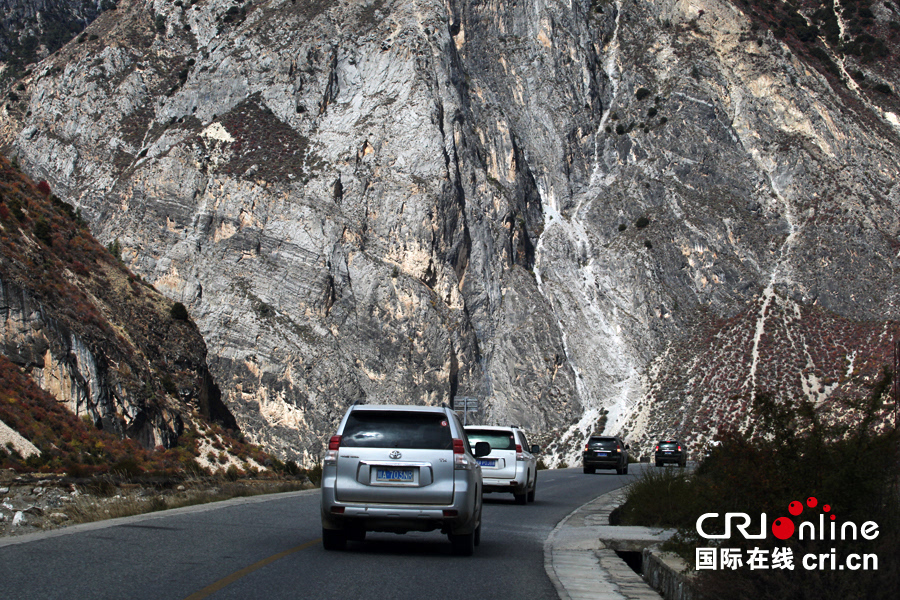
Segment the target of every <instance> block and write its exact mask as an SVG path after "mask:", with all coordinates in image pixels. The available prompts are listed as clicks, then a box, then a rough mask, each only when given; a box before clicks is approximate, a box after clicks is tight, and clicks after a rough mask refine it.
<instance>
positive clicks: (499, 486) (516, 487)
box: [484, 463, 528, 494]
mask: <svg viewBox="0 0 900 600" xmlns="http://www.w3.org/2000/svg"><path fill="white" fill-rule="evenodd" d="M523 464H524V463H523ZM527 491H528V473H527V471H526V470H525V469H524V468H522V469H516V476H515V477H514V478H512V479H507V478H501V477H485V478H484V493H485V494H489V493H491V492H500V493H506V494H524V493H525V492H527Z"/></svg>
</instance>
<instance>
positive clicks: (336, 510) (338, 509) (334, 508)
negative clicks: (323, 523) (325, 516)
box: [331, 506, 345, 515]
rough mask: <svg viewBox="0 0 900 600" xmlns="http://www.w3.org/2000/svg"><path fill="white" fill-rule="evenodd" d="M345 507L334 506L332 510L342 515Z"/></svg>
mask: <svg viewBox="0 0 900 600" xmlns="http://www.w3.org/2000/svg"><path fill="white" fill-rule="evenodd" d="M344 508H345V507H343V506H332V507H331V512H332V513H333V514H335V515H342V514H344Z"/></svg>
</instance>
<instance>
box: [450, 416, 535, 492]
mask: <svg viewBox="0 0 900 600" xmlns="http://www.w3.org/2000/svg"><path fill="white" fill-rule="evenodd" d="M466 435H467V436H468V437H469V443H470V444H471V445H472V446H475V445H477V444H478V443H482V442H486V443H488V444H490V446H491V453H490V454H488V455H487V456H483V457H479V458H478V464H479V465H481V474H482V476H483V477H484V493H486V494H489V493H491V492H501V493H512V495H513V498H515V500H516V504H526V503H528V502H534V498H535V494H536V493H537V457H536V456H535V454H537V453H538V452H539V451H540V448H539V447H538V446H536V445H534V446H529V445H528V440H527V439H526V438H525V432H523V431H522V430H521V429H519V428H518V427H498V426H488V425H468V426H467V427H466Z"/></svg>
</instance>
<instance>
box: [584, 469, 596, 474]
mask: <svg viewBox="0 0 900 600" xmlns="http://www.w3.org/2000/svg"><path fill="white" fill-rule="evenodd" d="M596 471H597V469H595V468H594V467H585V468H584V474H585V475H593V474H594V473H595V472H596Z"/></svg>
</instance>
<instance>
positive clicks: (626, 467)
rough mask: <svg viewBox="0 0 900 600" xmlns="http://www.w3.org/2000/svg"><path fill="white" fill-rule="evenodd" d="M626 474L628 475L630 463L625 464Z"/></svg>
mask: <svg viewBox="0 0 900 600" xmlns="http://www.w3.org/2000/svg"><path fill="white" fill-rule="evenodd" d="M625 474H626V475H628V463H625Z"/></svg>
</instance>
